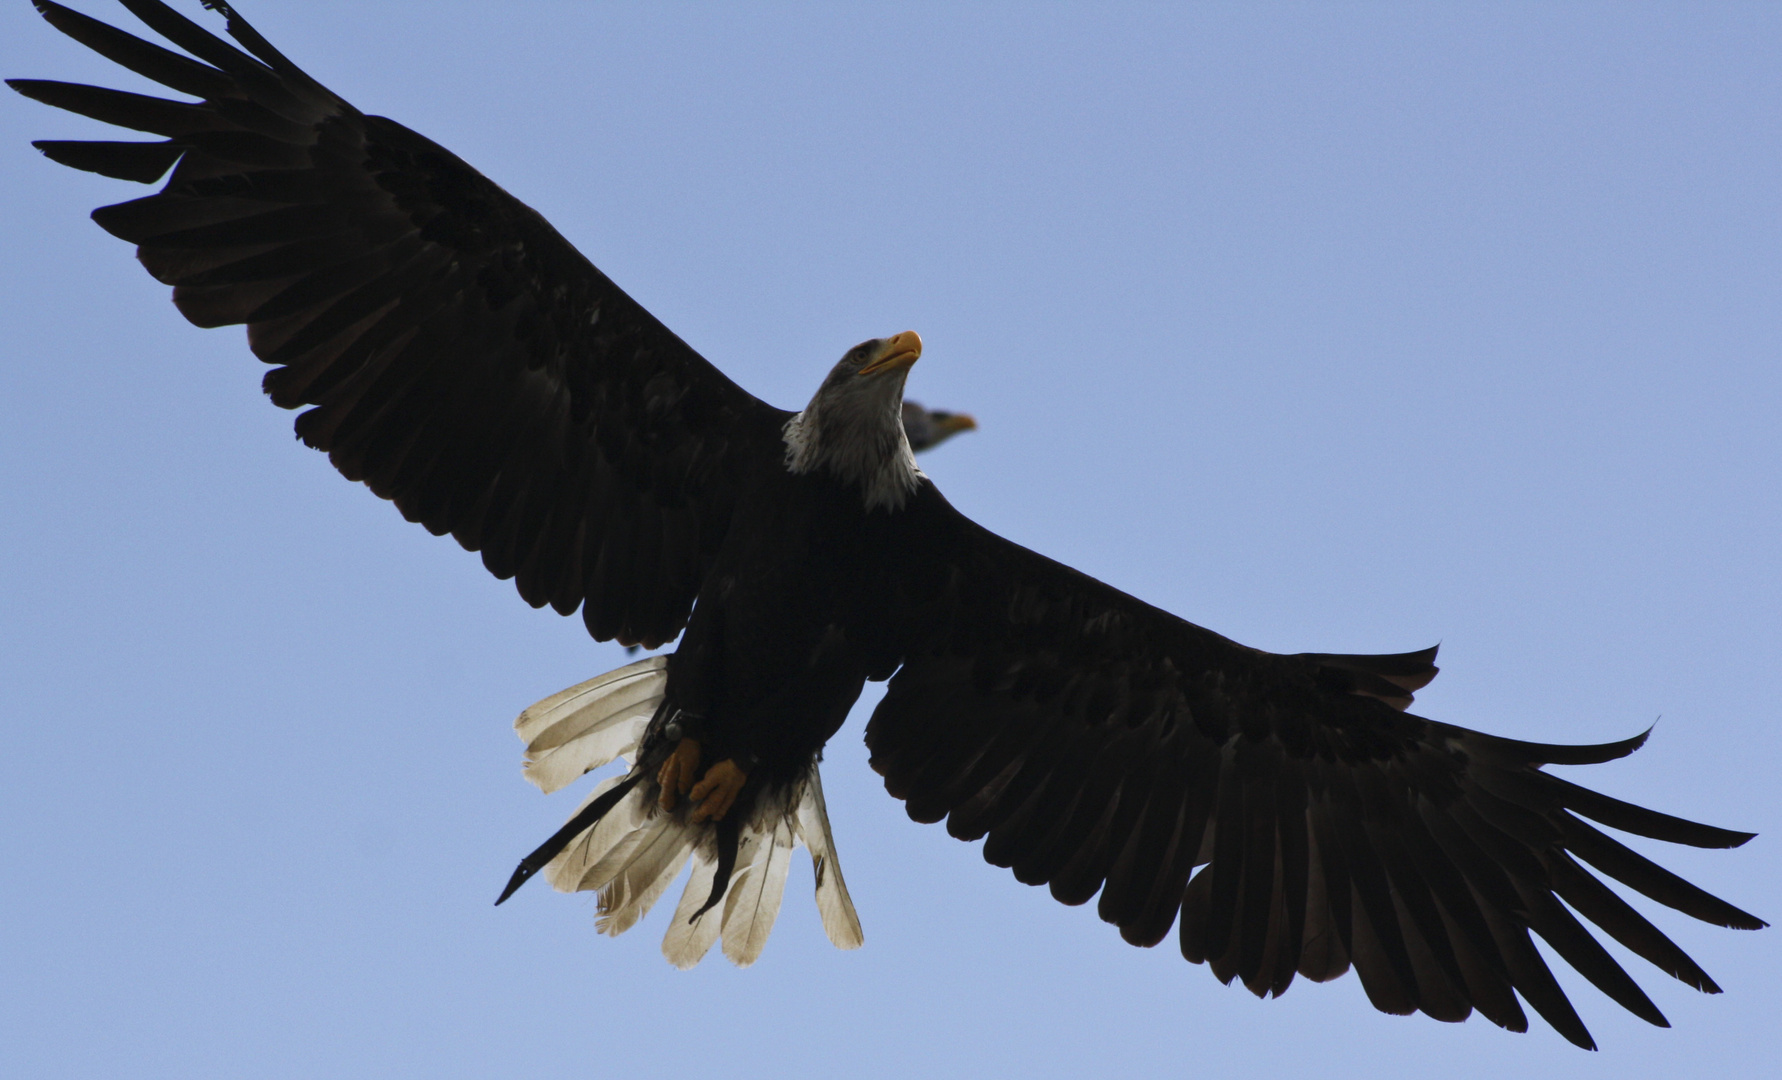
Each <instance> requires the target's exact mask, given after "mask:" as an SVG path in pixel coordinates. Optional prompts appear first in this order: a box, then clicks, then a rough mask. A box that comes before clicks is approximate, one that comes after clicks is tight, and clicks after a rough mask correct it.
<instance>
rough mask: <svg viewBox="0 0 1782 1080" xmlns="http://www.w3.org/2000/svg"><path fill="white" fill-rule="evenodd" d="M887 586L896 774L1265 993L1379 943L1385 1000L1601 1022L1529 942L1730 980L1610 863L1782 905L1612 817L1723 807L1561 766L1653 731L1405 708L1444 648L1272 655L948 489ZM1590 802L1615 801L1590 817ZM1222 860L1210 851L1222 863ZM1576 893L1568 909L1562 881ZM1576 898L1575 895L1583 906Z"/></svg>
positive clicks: (1645, 1005)
mask: <svg viewBox="0 0 1782 1080" xmlns="http://www.w3.org/2000/svg"><path fill="white" fill-rule="evenodd" d="M911 512H912V513H913V514H915V515H917V516H918V519H919V521H920V528H918V529H913V530H911V532H912V535H914V536H919V537H920V539H919V540H918V541H916V542H914V543H913V544H912V545H911V546H910V549H909V550H908V551H907V552H906V553H904V554H903V555H902V556H900V557H899V558H900V565H898V566H897V567H894V568H890V572H889V573H888V574H887V579H886V580H887V587H888V588H890V589H891V590H892V593H893V595H895V596H896V597H897V599H896V601H895V602H894V604H893V607H894V610H896V612H897V615H896V617H895V618H894V620H893V622H894V623H896V624H897V627H896V629H897V632H899V633H902V634H903V635H905V649H904V653H903V656H904V662H903V667H902V668H901V670H900V671H899V672H898V673H897V674H896V676H895V677H894V678H893V679H892V680H891V684H890V687H889V689H888V691H887V693H886V695H885V698H884V701H883V702H882V703H881V704H880V705H879V706H878V708H877V710H876V711H875V712H874V713H873V717H872V721H871V723H870V724H869V725H868V727H867V736H866V738H867V745H868V747H869V748H870V749H871V751H872V764H873V767H874V768H876V769H877V770H878V771H879V772H880V773H882V774H883V775H884V778H885V787H886V789H887V790H889V791H890V792H891V794H893V795H895V796H897V797H898V798H900V799H903V800H905V802H906V804H907V808H908V811H909V814H910V816H911V817H912V818H914V819H915V820H917V821H921V822H938V821H941V820H943V819H944V820H945V821H946V822H947V831H948V832H950V833H952V834H953V835H954V836H956V837H958V838H960V839H962V840H977V839H983V840H984V858H985V859H986V860H988V861H989V862H991V863H994V864H995V865H998V866H1005V867H1009V868H1011V869H1013V870H1014V873H1015V877H1016V878H1017V879H1018V880H1020V881H1022V882H1025V883H1027V884H1030V885H1042V884H1043V885H1048V886H1049V887H1050V888H1051V891H1052V895H1053V896H1055V897H1056V898H1057V899H1059V900H1060V901H1062V902H1064V903H1066V904H1082V903H1085V902H1087V901H1088V900H1090V899H1091V898H1092V897H1094V896H1095V895H1096V894H1097V893H1098V892H1099V893H1100V897H1101V899H1100V903H1099V912H1100V914H1101V917H1102V918H1103V919H1105V920H1107V921H1108V922H1111V923H1114V924H1115V925H1117V926H1118V927H1119V928H1120V933H1121V936H1122V937H1124V938H1125V939H1126V940H1127V941H1129V942H1131V943H1133V944H1135V945H1147V946H1148V945H1155V944H1157V943H1158V942H1159V941H1161V940H1162V939H1163V937H1164V936H1165V934H1167V933H1168V931H1169V929H1170V927H1171V925H1172V924H1173V923H1175V922H1177V918H1178V913H1179V914H1180V940H1181V949H1182V954H1183V955H1184V956H1185V957H1187V958H1188V959H1189V960H1191V961H1194V962H1196V963H1199V962H1203V961H1204V962H1210V963H1211V965H1212V968H1213V971H1214V974H1216V975H1217V976H1218V977H1219V978H1220V979H1221V980H1222V981H1226V982H1229V981H1230V980H1231V979H1232V978H1234V977H1236V978H1238V979H1241V980H1242V981H1243V983H1244V985H1245V986H1247V987H1248V988H1249V989H1250V990H1251V991H1253V992H1254V993H1256V994H1258V995H1264V994H1268V993H1271V992H1272V993H1275V994H1280V993H1281V992H1283V991H1285V990H1286V989H1287V986H1288V984H1289V983H1291V982H1292V981H1293V978H1294V975H1295V973H1298V974H1301V975H1304V976H1306V977H1308V978H1311V979H1315V980H1319V981H1322V980H1326V979H1331V978H1335V977H1336V976H1338V975H1341V974H1342V973H1343V972H1344V971H1346V970H1348V968H1349V967H1350V965H1351V963H1352V964H1353V966H1354V967H1355V969H1356V971H1357V972H1358V973H1359V975H1360V977H1361V982H1362V986H1363V987H1364V988H1365V989H1366V991H1367V994H1368V997H1369V999H1370V1000H1371V1001H1372V1002H1373V1003H1374V1005H1375V1006H1376V1007H1377V1008H1379V1009H1381V1010H1382V1011H1385V1012H1392V1013H1409V1012H1413V1011H1422V1012H1425V1013H1428V1014H1429V1015H1431V1016H1434V1017H1436V1018H1438V1019H1442V1020H1460V1019H1463V1018H1465V1017H1466V1016H1467V1015H1468V1014H1470V1013H1471V1012H1472V1011H1473V1010H1474V1009H1477V1010H1478V1011H1479V1012H1481V1013H1483V1014H1484V1015H1485V1016H1487V1017H1488V1018H1490V1019H1491V1020H1492V1021H1493V1022H1495V1023H1497V1024H1499V1025H1501V1026H1503V1027H1506V1028H1510V1029H1512V1030H1516V1031H1521V1030H1525V1029H1526V1028H1527V1020H1526V1018H1525V1016H1524V1014H1523V1012H1522V1008H1521V1006H1520V1005H1519V1004H1518V1002H1517V995H1518V994H1520V995H1521V997H1522V998H1523V999H1524V1000H1526V1001H1527V1002H1528V1003H1529V1004H1530V1005H1532V1006H1533V1007H1534V1009H1535V1011H1536V1012H1538V1013H1539V1014H1540V1015H1541V1016H1542V1017H1544V1018H1545V1019H1546V1020H1547V1022H1548V1023H1550V1024H1552V1025H1553V1027H1555V1028H1556V1029H1558V1030H1559V1031H1560V1033H1562V1034H1563V1035H1564V1036H1565V1037H1566V1038H1567V1039H1570V1040H1571V1041H1572V1042H1574V1043H1576V1044H1578V1045H1580V1046H1585V1047H1590V1046H1592V1045H1594V1044H1593V1042H1592V1040H1591V1037H1590V1034H1589V1032H1588V1031H1587V1030H1585V1027H1584V1024H1583V1022H1582V1021H1581V1020H1580V1019H1579V1018H1578V1015H1577V1013H1576V1012H1575V1011H1574V1010H1573V1009H1572V1006H1571V1003H1570V1002H1569V1001H1568V1000H1567V999H1566V996H1565V994H1564V992H1563V991H1562V990H1561V988H1560V986H1559V984H1558V982H1556V981H1555V980H1554V978H1553V975H1552V973H1551V972H1550V971H1549V969H1548V967H1547V965H1546V963H1545V962H1544V961H1543V960H1542V958H1541V955H1540V953H1539V952H1537V951H1536V949H1535V948H1534V946H1533V944H1532V942H1531V941H1530V938H1529V931H1531V930H1532V931H1534V932H1535V933H1536V934H1539V935H1540V936H1541V937H1542V938H1543V939H1544V940H1545V941H1546V942H1547V943H1548V945H1550V946H1551V947H1552V948H1553V950H1554V951H1555V952H1557V953H1558V954H1559V955H1560V956H1561V957H1563V958H1564V959H1565V960H1566V961H1567V962H1568V963H1570V964H1571V965H1572V966H1573V967H1575V968H1577V970H1578V971H1579V972H1580V973H1581V974H1583V975H1584V976H1585V977H1586V978H1588V979H1589V980H1590V981H1591V982H1592V983H1594V984H1595V985H1596V986H1597V987H1598V988H1599V989H1601V990H1602V991H1603V992H1604V993H1606V994H1608V995H1609V996H1610V997H1611V998H1613V999H1614V1000H1615V1001H1617V1002H1619V1003H1620V1004H1621V1005H1623V1006H1625V1007H1626V1008H1628V1009H1629V1010H1631V1011H1632V1012H1634V1013H1635V1014H1636V1015H1638V1016H1640V1017H1642V1018H1644V1019H1646V1020H1648V1021H1650V1022H1652V1023H1654V1024H1660V1025H1663V1024H1664V1023H1665V1020H1664V1017H1663V1016H1662V1015H1661V1014H1660V1013H1659V1011H1658V1009H1657V1008H1656V1007H1655V1006H1654V1005H1653V1004H1652V1002H1651V1001H1650V1000H1649V999H1648V998H1647V997H1646V995H1645V994H1644V993H1643V992H1642V991H1641V990H1640V988H1639V987H1638V986H1637V985H1635V983H1634V981H1633V980H1632V979H1631V978H1630V977H1629V976H1628V975H1627V973H1626V972H1625V971H1623V970H1622V968H1621V966H1620V965H1619V964H1617V963H1616V961H1615V960H1614V959H1613V957H1611V956H1610V955H1609V953H1608V952H1607V951H1605V950H1604V949H1603V947H1602V945H1601V944H1599V943H1598V942H1597V940H1596V939H1595V938H1594V937H1593V936H1592V935H1591V934H1590V932H1589V931H1588V930H1587V929H1586V928H1585V927H1584V925H1583V924H1581V923H1580V922H1579V921H1578V919H1576V918H1575V917H1574V916H1573V914H1572V912H1573V911H1576V912H1577V913H1578V914H1580V915H1582V916H1584V917H1585V918H1586V919H1588V920H1590V921H1591V922H1593V923H1595V924H1596V925H1597V926H1598V927H1600V928H1601V929H1602V930H1603V931H1604V932H1606V933H1607V934H1608V935H1609V936H1610V937H1613V938H1614V939H1615V940H1617V941H1619V942H1620V943H1621V944H1623V945H1625V946H1626V947H1627V948H1628V949H1630V950H1631V951H1633V952H1634V953H1636V954H1638V955H1640V956H1642V957H1644V958H1645V959H1647V960H1649V961H1651V962H1652V963H1654V964H1656V965H1657V966H1658V967H1659V968H1660V969H1662V970H1663V971H1665V972H1667V973H1669V974H1671V975H1674V976H1676V977H1677V978H1679V979H1681V980H1682V981H1684V982H1686V983H1688V984H1689V985H1691V986H1694V987H1696V988H1697V989H1700V990H1705V991H1708V992H1717V991H1718V989H1719V988H1718V987H1716V986H1715V985H1714V983H1713V981H1712V980H1711V979H1709V978H1708V976H1707V974H1706V973H1705V972H1703V971H1702V969H1701V968H1700V967H1699V966H1697V965H1696V963H1695V962H1694V961H1693V960H1691V959H1690V958H1689V957H1688V956H1686V955H1685V954H1684V953H1683V951H1682V950H1681V949H1680V948H1678V947H1677V946H1676V945H1675V944H1674V943H1672V942H1671V941H1670V939H1668V938H1667V937H1665V935H1664V934H1663V933H1662V932H1660V931H1659V930H1658V929H1657V928H1656V927H1654V926H1653V925H1652V924H1651V923H1650V922H1648V921H1647V920H1646V919H1645V918H1644V917H1643V916H1641V915H1640V914H1639V913H1638V912H1636V911H1635V910H1634V909H1633V908H1632V907H1630V906H1629V905H1628V904H1627V903H1626V902H1625V901H1623V900H1622V899H1621V898H1620V897H1619V896H1618V895H1616V893H1614V892H1613V891H1611V890H1610V889H1609V888H1608V887H1607V886H1605V885H1604V884H1603V883H1602V882H1601V881H1600V880H1599V879H1598V878H1597V877H1596V876H1595V875H1594V874H1592V873H1591V872H1590V871H1589V870H1587V869H1586V868H1585V865H1584V864H1588V865H1589V866H1591V867H1594V868H1595V869H1596V870H1597V871H1598V872H1600V873H1602V874H1604V875H1607V876H1608V877H1611V878H1614V879H1615V880H1617V881H1620V882H1622V883H1623V884H1625V885H1628V886H1630V887H1632V888H1634V889H1636V890H1638V891H1639V892H1642V893H1644V894H1645V895H1646V896H1648V897H1650V898H1652V899H1654V900H1657V901H1659V902H1660V903H1662V904H1667V905H1669V906H1671V907H1674V908H1677V909H1678V910H1680V911H1683V912H1685V913H1687V914H1690V915H1693V916H1695V917H1696V918H1698V919H1702V920H1705V921H1708V922H1712V923H1717V924H1719V925H1722V926H1732V927H1740V928H1746V929H1754V928H1757V927H1761V926H1763V925H1764V923H1763V922H1762V921H1761V920H1759V919H1757V918H1755V917H1754V916H1752V915H1749V914H1747V913H1745V912H1743V911H1740V910H1739V909H1738V908H1736V907H1733V906H1732V905H1731V904H1728V903H1726V902H1725V901H1723V900H1720V899H1718V898H1716V897H1713V896H1710V895H1709V894H1708V893H1706V892H1704V891H1702V890H1701V889H1699V888H1697V887H1696V886H1694V885H1691V884H1689V883H1688V882H1686V881H1684V880H1682V879H1681V878H1679V877H1677V876H1676V875H1674V874H1672V873H1670V872H1669V871H1667V870H1665V869H1663V868H1661V867H1659V866H1657V865H1656V864H1654V863H1652V862H1650V861H1648V860H1647V859H1645V858H1644V857H1642V856H1640V855H1638V854H1636V853H1635V852H1633V851H1632V850H1630V849H1629V848H1627V847H1625V846H1623V845H1622V844H1621V843H1620V842H1619V841H1617V840H1615V839H1613V838H1611V837H1610V836H1608V835H1607V834H1605V833H1604V832H1602V831H1600V830H1599V829H1597V828H1596V826H1595V825H1592V824H1591V821H1595V822H1598V823H1600V824H1603V825H1608V826H1610V827H1612V828H1616V829H1621V830H1624V831H1627V832H1631V833H1636V834H1638V835H1641V836H1647V837H1653V838H1655V839H1659V840H1665V841H1670V842H1672V843H1681V844H1691V845H1695V846H1698V847H1736V846H1737V845H1739V844H1742V843H1744V842H1745V841H1746V840H1748V839H1750V835H1751V834H1749V833H1740V832H1731V831H1728V830H1725V829H1718V828H1714V827H1712V826H1708V825H1700V824H1696V823H1694V822H1690V821H1684V820H1681V819H1679V818H1674V817H1670V816H1668V815H1665V814H1660V813H1657V812H1655V811H1652V810H1647V809H1644V808H1642V807H1638V806H1634V805H1632V804H1629V803H1625V802H1622V801H1620V800H1617V799H1613V798H1610V797H1608V796H1605V795H1599V794H1597V793H1596V792H1593V791H1589V790H1587V789H1585V788H1582V787H1579V786H1577V785H1575V784H1572V783H1570V782H1568V781H1565V780H1562V779H1560V778H1558V777H1556V776H1553V775H1551V774H1549V773H1547V772H1544V771H1543V770H1542V766H1544V765H1548V764H1565V765H1583V764H1594V763H1597V762H1602V761H1608V760H1610V759H1613V758H1618V757H1621V756H1623V755H1625V754H1628V753H1630V752H1632V751H1633V750H1634V749H1635V748H1637V747H1638V746H1639V745H1640V744H1641V743H1642V742H1643V741H1644V739H1645V736H1644V735H1640V736H1636V737H1635V738H1632V739H1628V740H1626V741H1623V742H1618V743H1609V744H1605V745H1601V746H1553V745H1544V744H1537V743H1527V742H1519V741H1516V740H1512V739H1503V738H1497V737H1495V736H1491V735H1485V734H1482V733H1480V732H1476V731H1469V730H1467V729H1465V728H1460V727H1454V726H1451V725H1448V724H1442V723H1437V722H1435V721H1433V720H1426V719H1423V718H1422V717H1419V716H1414V715H1411V714H1409V713H1406V712H1403V711H1401V710H1402V709H1403V708H1404V707H1405V706H1407V705H1409V704H1410V702H1411V692H1412V691H1414V690H1416V689H1417V688H1419V687H1421V686H1422V685H1423V684H1424V683H1425V682H1427V681H1428V680H1429V678H1430V677H1432V676H1433V675H1434V674H1435V668H1434V667H1433V666H1432V665H1431V663H1430V662H1431V661H1432V660H1433V659H1434V654H1435V650H1434V649H1429V650H1426V651H1423V652H1418V653H1406V654H1402V655H1396V656H1377V657H1368V656H1337V655H1329V654H1310V653H1308V654H1299V655H1292V656H1283V655H1277V654H1273V653H1267V652H1262V651H1260V650H1257V649H1251V648H1246V647H1245V646H1242V645H1239V644H1237V643H1236V642H1233V641H1230V640H1228V639H1226V638H1223V637H1220V636H1219V635H1218V634H1215V633H1213V632H1211V631H1209V630H1205V629H1203V628H1201V627H1198V626H1195V625H1193V624H1191V623H1188V622H1185V621H1183V620H1182V619H1179V618H1176V617H1175V616H1173V615H1170V614H1169V613H1168V612H1164V611H1160V610H1158V609H1157V608H1154V607H1151V606H1150V605H1148V604H1145V603H1143V602H1141V601H1139V600H1136V599H1134V598H1133V597H1131V596H1128V595H1126V594H1125V593H1122V592H1119V591H1118V590H1115V589H1113V588H1111V587H1109V586H1107V585H1104V584H1102V583H1101V582H1099V581H1096V580H1094V579H1093V578H1090V577H1088V576H1086V575H1084V574H1081V573H1078V572H1077V571H1075V570H1072V569H1070V568H1069V567H1067V566H1063V565H1061V564H1059V563H1056V562H1054V561H1052V560H1050V559H1047V558H1045V557H1043V556H1041V555H1037V554H1035V553H1034V552H1031V551H1028V550H1027V549H1025V548H1022V547H1019V546H1017V545H1015V544H1012V543H1010V542H1009V541H1007V540H1004V539H1002V538H1001V537H999V536H996V535H994V534H992V533H990V532H988V531H987V530H985V529H983V528H981V527H979V526H978V525H976V524H974V523H973V522H971V521H969V520H968V519H966V518H964V517H963V516H961V515H959V514H958V513H957V512H956V511H954V510H953V509H952V507H951V506H949V505H947V504H946V501H945V500H944V499H942V498H941V497H940V495H939V493H938V492H936V491H935V490H934V489H933V487H932V485H924V488H923V490H922V492H921V494H920V495H919V496H918V498H917V499H916V500H915V503H914V505H913V507H912V510H911ZM1587 819H1588V820H1587ZM1196 867H1201V868H1202V869H1200V871H1199V872H1198V873H1195V872H1194V871H1195V868H1196ZM1562 901H1563V902H1562ZM1568 905H1569V908H1568Z"/></svg>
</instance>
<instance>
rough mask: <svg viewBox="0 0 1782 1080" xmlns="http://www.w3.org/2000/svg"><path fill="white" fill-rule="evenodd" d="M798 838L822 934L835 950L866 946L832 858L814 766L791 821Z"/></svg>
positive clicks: (826, 811)
mask: <svg viewBox="0 0 1782 1080" xmlns="http://www.w3.org/2000/svg"><path fill="white" fill-rule="evenodd" d="M793 825H794V827H795V828H796V829H797V830H798V839H799V840H800V841H802V842H803V843H804V846H805V847H807V848H809V849H810V853H811V872H812V873H813V874H814V875H816V878H817V914H818V915H820V916H822V919H823V933H825V934H827V935H828V936H829V943H830V944H831V945H834V946H835V947H836V948H838V949H858V948H859V947H860V946H861V945H863V944H865V943H866V935H865V934H864V933H862V932H861V929H860V916H859V914H858V913H856V912H855V911H854V898H853V897H851V896H849V895H848V883H847V880H846V879H844V878H843V877H842V869H841V860H839V859H837V858H836V856H835V835H834V834H833V833H831V832H830V830H829V806H828V804H826V803H825V802H824V801H823V778H822V774H821V773H819V772H818V770H817V766H816V765H815V764H813V765H812V766H811V778H810V781H809V782H808V783H806V784H805V785H804V793H803V797H802V798H800V799H799V800H798V814H797V817H796V818H795V819H794V821H793Z"/></svg>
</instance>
